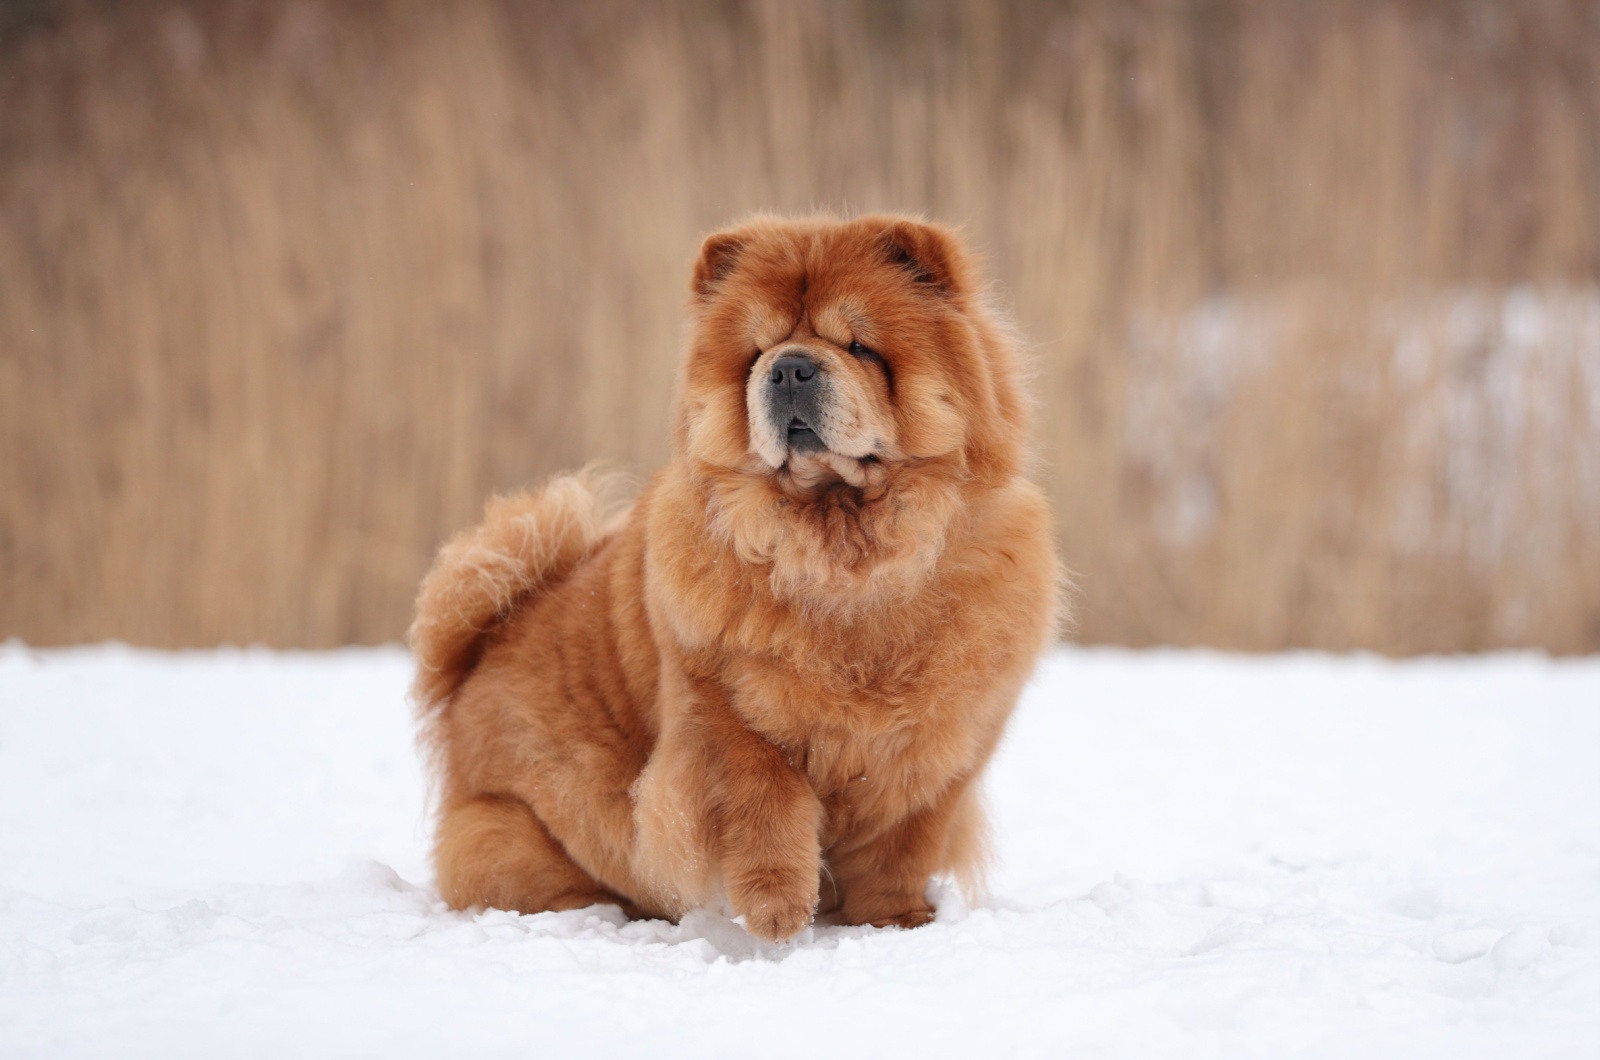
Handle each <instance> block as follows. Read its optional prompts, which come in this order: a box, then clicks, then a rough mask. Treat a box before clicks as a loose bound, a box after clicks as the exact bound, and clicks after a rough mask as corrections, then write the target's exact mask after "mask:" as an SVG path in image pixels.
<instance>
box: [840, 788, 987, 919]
mask: <svg viewBox="0 0 1600 1060" xmlns="http://www.w3.org/2000/svg"><path fill="white" fill-rule="evenodd" d="M981 827H982V818H981V814H980V813H979V811H978V805H977V802H976V796H975V792H974V791H973V790H972V789H971V788H970V785H969V784H968V782H967V781H965V780H963V781H960V782H957V783H956V784H954V785H952V786H951V787H950V788H948V789H947V790H946V791H945V792H944V793H943V794H941V795H940V796H939V797H938V798H937V799H935V800H934V801H933V802H932V803H930V804H928V805H926V806H924V807H922V808H921V809H919V810H917V811H916V812H914V813H912V814H911V815H910V816H908V817H905V818H903V819H902V820H900V821H897V822H895V824H893V825H892V826H890V827H889V828H888V829H886V830H885V831H882V832H879V833H877V834H875V835H872V836H870V837H860V838H858V839H856V840H855V841H852V842H847V843H845V844H841V845H839V846H835V847H834V848H832V849H830V850H829V851H828V868H829V870H830V871H831V872H832V873H833V877H834V880H835V884H836V886H837V888H838V890H839V891H840V892H841V894H842V897H843V902H842V905H841V908H840V910H839V912H838V914H837V916H836V918H835V919H836V920H837V921H838V922H840V923H844V924H871V925H873V926H874V927H891V926H893V927H907V928H910V927H920V926H922V925H923V924H926V923H927V922H928V921H930V920H932V919H933V912H934V910H933V906H932V905H931V904H930V903H929V902H928V898H927V889H928V880H929V879H930V878H931V877H932V876H933V874H934V873H936V872H939V871H941V870H947V869H948V870H955V871H956V872H957V873H958V874H959V875H964V876H971V875H974V874H976V873H978V872H981V866H979V865H977V864H965V863H963V862H967V861H972V860H973V859H976V858H978V857H980V856H981V854H980V849H981V845H982V840H981V835H980V832H981Z"/></svg>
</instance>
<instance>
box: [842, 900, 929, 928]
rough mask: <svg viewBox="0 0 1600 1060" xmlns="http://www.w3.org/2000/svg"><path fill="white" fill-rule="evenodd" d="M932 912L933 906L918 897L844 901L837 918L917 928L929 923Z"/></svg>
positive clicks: (859, 923) (885, 925)
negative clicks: (868, 901) (869, 901)
mask: <svg viewBox="0 0 1600 1060" xmlns="http://www.w3.org/2000/svg"><path fill="white" fill-rule="evenodd" d="M933 913H934V910H933V906H931V905H929V904H928V903H927V902H926V901H924V900H922V899H920V898H917V899H907V898H900V899H899V900H888V901H886V900H883V899H879V900H878V901H875V902H871V903H867V902H850V901H846V902H845V907H844V909H843V911H842V913H841V916H840V918H839V919H840V920H841V921H842V922H843V923H846V924H853V925H858V926H859V925H862V924H871V925H872V926H873V927H880V928H881V927H901V928H917V927H921V926H922V925H924V924H928V923H931V922H932V921H933Z"/></svg>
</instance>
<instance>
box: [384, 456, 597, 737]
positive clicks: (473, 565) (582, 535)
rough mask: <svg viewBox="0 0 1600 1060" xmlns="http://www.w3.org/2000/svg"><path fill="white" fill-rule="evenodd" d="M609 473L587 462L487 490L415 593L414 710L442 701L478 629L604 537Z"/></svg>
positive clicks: (569, 567) (467, 660)
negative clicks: (477, 520)
mask: <svg viewBox="0 0 1600 1060" xmlns="http://www.w3.org/2000/svg"><path fill="white" fill-rule="evenodd" d="M614 481H615V480H614V479H613V478H610V477H607V476H604V475H601V474H599V473H596V472H594V471H591V470H586V471H582V472H579V473H578V474H575V475H560V476H557V477H556V478H553V479H551V480H550V481H549V482H547V483H546V484H545V485H544V486H542V487H540V488H538V489H533V490H526V491H524V492H521V493H514V494H511V495H510V496H506V497H491V498H490V499H489V503H488V504H487V505H486V506H485V508H484V514H483V524H482V525H481V526H478V527H475V528H474V529H471V530H466V531H463V532H462V533H460V534H457V535H456V536H455V537H454V538H452V539H451V540H450V541H449V542H447V543H446V544H445V546H444V547H443V548H441V549H440V550H439V555H438V557H437V558H436V559H435V560H434V561H433V569H432V570H430V571H429V572H428V576H427V577H426V578H424V579H423V580H422V588H421V590H420V591H419V592H418V593H417V617H416V619H415V621H413V622H412V623H411V633H410V636H409V640H410V643H411V653H412V655H413V657H414V658H415V659H416V661H417V677H416V681H415V682H414V683H413V684H412V687H411V693H412V697H413V699H414V700H415V702H416V705H417V707H418V709H419V710H420V711H421V712H422V713H423V714H424V715H427V714H431V713H433V712H434V711H436V710H437V709H438V708H440V707H442V706H443V705H444V704H445V703H446V702H447V701H448V700H449V699H450V697H451V696H452V695H453V694H454V693H455V691H456V689H458V688H460V687H461V684H462V682H463V681H465V680H466V679H467V675H469V674H470V673H472V669H473V667H474V666H476V665H477V662H478V656H479V654H480V652H481V650H482V642H483V637H484V634H486V633H488V632H489V631H490V630H492V629H493V628H494V627H495V625H496V624H497V623H498V622H499V621H500V620H501V619H504V618H505V617H506V616H508V615H509V614H511V612H512V611H513V610H514V609H515V608H516V606H517V605H518V604H519V603H521V602H522V601H523V600H525V599H526V598H527V597H528V596H529V595H531V594H533V593H535V592H538V591H539V590H540V589H541V588H543V587H545V586H549V585H552V584H554V583H556V582H559V581H561V580H562V579H563V578H565V577H566V576H567V575H569V574H570V573H572V571H573V569H574V568H575V567H577V565H578V564H579V562H581V561H582V560H583V558H584V557H585V556H587V555H589V554H590V553H591V552H593V551H594V550H595V548H596V547H597V546H598V545H599V544H600V542H601V541H602V540H603V539H604V537H605V535H606V532H607V529H608V522H609V520H610V517H611V514H612V512H613V511H614V510H615V507H616V506H615V504H613V503H611V502H610V501H609V500H608V498H609V497H610V496H611V495H612V494H613V493H614V491H613V490H612V489H611V488H610V487H611V485H612V483H613V482H614Z"/></svg>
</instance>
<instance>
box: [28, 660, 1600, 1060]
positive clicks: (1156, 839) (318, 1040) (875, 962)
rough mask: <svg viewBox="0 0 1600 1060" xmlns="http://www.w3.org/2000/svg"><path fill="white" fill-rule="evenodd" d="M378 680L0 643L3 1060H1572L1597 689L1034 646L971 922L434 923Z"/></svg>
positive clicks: (1599, 1044)
mask: <svg viewBox="0 0 1600 1060" xmlns="http://www.w3.org/2000/svg"><path fill="white" fill-rule="evenodd" d="M406 681H407V662H406V658H405V656H404V655H403V654H402V653H401V652H399V651H398V650H394V649H389V650H379V651H367V650H361V651H344V652H338V653H331V654H272V653H267V652H261V651H246V652H238V651H224V652H213V653H192V654H183V655H162V654H156V653H145V652H134V651H129V650H126V649H119V648H92V649H80V650H71V651H51V652H33V651H29V650H26V649H24V648H21V647H19V646H16V645H11V646H8V647H7V646H0V1056H4V1057H7V1058H19V1057H30V1056H52V1057H60V1056H112V1055H115V1056H119V1057H161V1058H174V1057H186V1056H195V1057H215V1056H261V1057H280V1056H288V1055H295V1056H300V1055H304V1056H333V1055H344V1056H357V1055H361V1056H377V1055H383V1056H390V1057H402V1056H413V1055H416V1056H423V1055H426V1056H494V1055H506V1056H510V1055H517V1056H526V1057H544V1056H567V1055H599V1056H628V1055H652V1056H674V1055H684V1056H690V1055H692V1056H754V1055H761V1056H797V1057H798V1056H805V1057H818V1056H823V1057H853V1056H872V1057H890V1056H917V1057H924V1056H960V1057H991V1056H1073V1057H1097V1056H1104V1057H1123V1056H1141V1057H1142V1056H1176V1055H1182V1056H1184V1057H1230V1058H1233V1057H1252V1056H1260V1057H1286V1056H1324V1055H1326V1056H1344V1057H1349V1056H1367V1055H1377V1056H1396V1057H1408V1058H1411V1057H1426V1056H1451V1057H1460V1056H1498V1057H1508V1056H1517V1057H1532V1056H1575V1057H1579V1056H1581V1057H1593V1056H1596V1055H1600V660H1584V661H1569V662H1550V661H1547V660H1543V659H1539V658H1535V657H1530V656H1510V657H1506V656H1502V657H1498V658H1489V659H1474V660H1449V661H1445V660H1433V661H1423V662H1415V663H1406V664H1393V663H1385V662H1380V661H1376V660H1373V659H1368V658H1329V657H1323V656H1310V655H1303V656H1290V657H1280V658H1239V657H1230V656H1222V655H1213V654H1200V653H1174V652H1149V653H1131V652H1122V651H1100V650H1096V651H1087V650H1068V651H1062V652H1060V653H1058V654H1056V655H1055V656H1054V657H1053V658H1051V659H1050V661H1049V663H1048V665H1047V666H1046V667H1045V669H1044V670H1043V672H1042V673H1041V674H1040V676H1039V678H1038V680H1037V681H1036V682H1035V684H1034V686H1033V687H1032V689H1031V690H1030V691H1029V693H1028V696H1027V698H1026V701H1025V702H1024V704H1023V706H1022V708H1021V710H1020V712H1019V714H1018V717H1017V719H1016V722H1015V724H1014V727H1013V728H1012V730H1011V735H1010V738H1009V740H1008V742H1007V744H1006V747H1005V749H1004V752H1003V753H1002V755H1001V757H1000V759H999V760H998V761H997V762H996V763H995V766H994V768H993V770H992V772H991V779H990V793H991V802H992V804H993V808H994V811H995V817H996V820H997V822H998V825H999V836H998V839H999V842H998V847H999V851H1000V853H1001V856H1002V859H1003V860H1002V862H1001V864H1000V865H999V867H998V868H997V870H996V872H995V873H994V880H993V883H994V887H993V897H992V898H991V899H990V900H989V902H987V903H986V904H984V905H983V906H981V907H980V908H977V909H974V910H970V911H963V910H960V909H957V908H954V907H952V906H950V905H947V906H946V907H945V908H944V909H942V910H941V914H940V918H939V920H938V922H936V923H935V924H932V925H930V926H928V927H926V928H923V929H921V930H918V931H911V932H904V931H874V930H870V929H839V928H818V929H815V930H814V931H813V932H811V933H809V934H807V935H805V936H803V937H802V939H801V940H800V941H799V942H798V943H797V944H794V945H791V946H787V947H782V948H778V947H767V946H757V945H754V944H753V943H751V941H750V940H749V939H748V938H747V937H746V936H744V935H743V933H742V932H741V931H740V930H739V928H738V927H737V926H736V925H734V924H732V923H730V922H728V921H726V920H723V919H720V918H718V917H715V916H712V915H710V914H697V915H694V916H692V917H690V918H689V919H688V920H687V921H686V922H685V923H684V924H682V925H679V926H673V925H669V924H665V923H660V922H648V923H628V922H626V921H624V920H623V919H622V917H621V915H620V914H619V913H618V912H617V911H616V910H614V909H609V908H603V907H602V908H595V909H592V910H583V911H578V912H573V913H564V914H545V915H542V916H534V917H518V916H514V915H509V914H506V913H500V912H487V913H482V914H479V915H476V916H470V915H464V914H458V913H451V912H448V911H446V910H445V909H444V908H443V907H442V906H441V905H440V904H439V902H438V901H437V900H436V899H435V898H434V896H433V895H432V893H431V892H430V889H429V879H428V872H427V869H426V867H425V860H424V852H425V846H426V829H425V824H426V821H425V816H424V811H423V802H424V788H423V782H422V779H421V777H420V775H419V772H418V769H417V765H416V761H415V756H414V753H413V749H412V745H411V730H410V725H409V721H408V713H407V710H406V708H405V707H404V705H403V704H402V696H403V691H404V686H405V684H406Z"/></svg>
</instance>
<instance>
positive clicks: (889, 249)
mask: <svg viewBox="0 0 1600 1060" xmlns="http://www.w3.org/2000/svg"><path fill="white" fill-rule="evenodd" d="M883 250H884V254H885V256H886V257H887V258H888V259H889V262H890V263H891V264H893V265H895V266H896V267H898V268H901V269H904V270H905V271H906V273H907V274H908V275H910V276H911V277H912V279H914V280H916V282H917V283H919V284H925V285H927V286H928V287H931V288H933V289H934V290H936V291H938V292H939V293H941V294H954V293H956V292H958V291H961V290H964V289H965V288H966V286H967V282H968V281H967V275H968V272H969V270H970V266H969V265H968V264H967V260H966V256H965V255H964V254H963V253H962V251H961V247H960V245H959V244H958V243H957V242H956V240H955V237H954V236H952V235H951V234H950V233H949V232H947V231H945V230H944V229H942V228H936V227H934V226H933V225H925V224H921V223H919V222H917V221H898V220H897V221H892V222H890V223H889V225H888V226H887V227H886V228H885V229H884V231H883Z"/></svg>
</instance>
